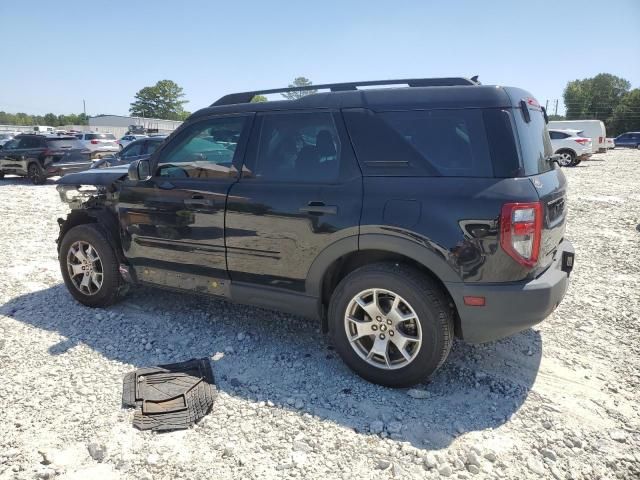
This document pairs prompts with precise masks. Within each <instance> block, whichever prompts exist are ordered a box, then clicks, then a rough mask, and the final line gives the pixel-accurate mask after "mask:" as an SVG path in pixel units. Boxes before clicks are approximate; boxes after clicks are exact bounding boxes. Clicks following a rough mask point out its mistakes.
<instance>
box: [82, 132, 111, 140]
mask: <svg viewBox="0 0 640 480" xmlns="http://www.w3.org/2000/svg"><path fill="white" fill-rule="evenodd" d="M84 138H85V139H86V140H115V139H116V137H114V136H113V134H112V133H87V134H86V135H85V136H84Z"/></svg>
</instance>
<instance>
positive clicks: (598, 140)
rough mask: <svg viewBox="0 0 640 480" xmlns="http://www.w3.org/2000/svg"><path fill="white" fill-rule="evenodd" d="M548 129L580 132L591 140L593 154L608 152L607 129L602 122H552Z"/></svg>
mask: <svg viewBox="0 0 640 480" xmlns="http://www.w3.org/2000/svg"><path fill="white" fill-rule="evenodd" d="M547 128H549V129H553V130H558V129H562V130H578V131H581V132H583V133H582V136H583V137H588V138H590V139H591V140H592V141H591V153H604V152H606V151H607V129H606V127H605V125H604V123H603V122H602V121H600V120H552V121H550V122H549V124H548V125H547Z"/></svg>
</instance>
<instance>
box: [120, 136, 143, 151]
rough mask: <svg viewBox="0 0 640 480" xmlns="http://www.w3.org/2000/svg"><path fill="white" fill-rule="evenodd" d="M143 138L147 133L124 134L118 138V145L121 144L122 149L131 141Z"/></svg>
mask: <svg viewBox="0 0 640 480" xmlns="http://www.w3.org/2000/svg"><path fill="white" fill-rule="evenodd" d="M141 138H147V136H146V135H138V134H130V135H125V136H123V137H122V138H121V139H120V140H118V145H120V150H122V149H123V148H124V147H126V146H127V145H129V144H130V143H131V142H135V141H136V140H140V139H141Z"/></svg>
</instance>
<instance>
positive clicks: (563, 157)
mask: <svg viewBox="0 0 640 480" xmlns="http://www.w3.org/2000/svg"><path fill="white" fill-rule="evenodd" d="M559 161H560V165H562V166H563V167H568V166H569V165H571V161H572V158H571V155H570V154H568V153H566V152H563V153H561V154H560V159H559Z"/></svg>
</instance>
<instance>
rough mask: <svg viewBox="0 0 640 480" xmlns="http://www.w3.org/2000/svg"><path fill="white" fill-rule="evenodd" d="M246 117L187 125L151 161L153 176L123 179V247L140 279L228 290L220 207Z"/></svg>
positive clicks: (232, 177)
mask: <svg viewBox="0 0 640 480" xmlns="http://www.w3.org/2000/svg"><path fill="white" fill-rule="evenodd" d="M252 118H253V114H245V115H226V116H216V117H209V118H206V119H202V120H197V121H194V122H190V123H189V124H186V125H184V126H183V127H182V129H181V131H180V132H179V133H177V134H176V135H175V136H174V137H173V139H172V141H171V142H170V143H168V144H165V145H163V148H161V149H160V150H159V151H158V152H157V153H156V155H154V156H153V157H152V158H151V161H150V164H151V171H152V177H151V178H149V179H147V180H141V181H136V182H133V181H129V180H125V181H124V182H123V183H122V186H121V191H120V198H119V202H118V214H119V217H120V223H121V226H122V228H123V229H124V233H123V249H124V253H125V256H126V257H127V258H128V259H129V262H130V263H131V264H132V265H133V267H134V269H135V272H136V275H137V277H138V279H139V280H141V281H143V282H149V283H155V284H159V285H165V286H169V287H173V288H180V289H187V290H197V291H202V292H206V293H210V294H214V295H226V288H227V284H226V279H227V267H226V258H225V245H224V209H225V203H226V198H227V193H228V191H229V188H230V186H231V185H232V184H233V183H235V182H236V181H237V179H238V177H239V170H240V165H241V164H242V158H243V155H244V148H245V144H246V137H247V135H248V131H249V128H250V124H251V121H252Z"/></svg>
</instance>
